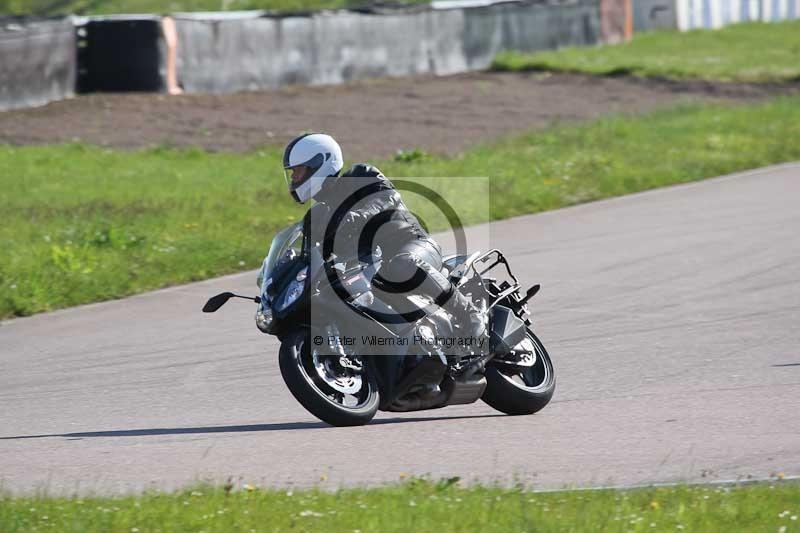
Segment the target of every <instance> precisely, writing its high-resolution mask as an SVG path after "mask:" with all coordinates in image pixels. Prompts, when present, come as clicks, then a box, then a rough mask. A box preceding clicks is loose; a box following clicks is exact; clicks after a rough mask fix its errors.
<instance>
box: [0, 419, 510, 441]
mask: <svg viewBox="0 0 800 533" xmlns="http://www.w3.org/2000/svg"><path fill="white" fill-rule="evenodd" d="M505 416H507V415H504V414H500V413H498V414H491V415H466V416H433V417H427V418H422V417H414V418H383V419H377V420H373V421H372V422H370V423H369V424H367V426H376V425H377V426H380V425H385V424H406V423H412V422H435V421H440V420H466V419H470V418H495V417H505ZM293 429H334V428H333V426H329V425H328V424H325V423H324V422H283V423H277V424H248V425H241V426H208V427H192V428H146V429H121V430H109V431H82V432H76V433H51V434H46V435H18V436H16V437H0V440H22V439H45V438H51V437H64V438H71V439H82V438H93V437H148V436H158V435H185V434H203V433H249V432H258V431H288V430H293Z"/></svg>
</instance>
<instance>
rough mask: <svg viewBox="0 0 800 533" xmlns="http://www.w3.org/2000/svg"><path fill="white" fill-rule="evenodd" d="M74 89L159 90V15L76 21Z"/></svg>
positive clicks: (162, 50)
mask: <svg viewBox="0 0 800 533" xmlns="http://www.w3.org/2000/svg"><path fill="white" fill-rule="evenodd" d="M77 33H78V36H79V47H78V54H77V55H78V86H77V89H78V92H81V93H87V92H97V91H111V92H121V91H151V92H152V91H161V90H162V89H164V88H165V86H166V80H165V77H164V68H163V65H164V57H165V52H166V51H165V46H164V41H163V33H162V29H161V17H157V16H135V17H132V16H130V17H129V16H110V17H97V18H91V19H88V20H85V21H78V23H77Z"/></svg>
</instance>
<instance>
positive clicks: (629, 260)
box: [0, 164, 800, 493]
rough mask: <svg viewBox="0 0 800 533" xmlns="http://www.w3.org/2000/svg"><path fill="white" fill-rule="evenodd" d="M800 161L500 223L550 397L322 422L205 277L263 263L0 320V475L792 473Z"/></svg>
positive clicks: (278, 479)
mask: <svg viewBox="0 0 800 533" xmlns="http://www.w3.org/2000/svg"><path fill="white" fill-rule="evenodd" d="M799 198H800V164H793V165H786V166H781V167H773V168H771V169H763V170H758V171H752V172H746V173H743V174H740V175H736V176H731V177H725V178H720V179H715V180H708V181H704V182H699V183H695V184H690V185H685V186H678V187H673V188H667V189H661V190H656V191H652V192H647V193H642V194H637V195H632V196H627V197H622V198H618V199H614V200H610V201H603V202H596V203H592V204H587V205H583V206H578V207H573V208H568V209H563V210H559V211H552V212H548V213H544V214H539V215H534V216H526V217H520V218H515V219H512V220H507V221H503V222H498V223H495V224H493V225H492V226H491V237H492V244H493V245H494V246H496V247H498V248H501V249H502V250H504V251H505V252H506V253H507V254H508V256H509V257H510V260H511V262H512V266H513V267H514V268H515V269H516V271H517V273H518V274H519V275H520V277H521V278H522V280H523V281H524V282H525V283H526V284H531V283H534V282H540V283H542V285H543V289H542V292H541V293H540V294H539V295H537V296H536V297H535V299H534V300H533V304H534V305H533V310H534V312H535V326H536V331H537V332H538V333H539V335H540V336H541V338H542V339H543V341H544V342H545V344H546V346H547V347H548V348H549V350H550V352H551V354H552V356H553V359H554V361H555V365H556V371H557V374H558V387H557V391H556V395H555V397H554V399H553V401H552V403H551V404H550V405H549V406H548V407H547V408H546V409H545V410H543V411H542V412H540V413H539V414H537V415H534V416H525V417H508V416H504V415H501V414H498V413H496V412H494V411H493V410H492V409H491V408H489V407H488V406H486V405H485V404H483V403H477V404H472V405H467V406H459V407H449V408H445V409H441V410H435V411H424V412H419V413H410V414H407V415H397V414H392V413H381V414H379V415H378V417H377V418H376V420H375V421H374V422H373V424H371V425H369V426H366V427H359V428H331V427H327V426H325V425H324V424H322V423H320V422H318V421H316V420H315V419H314V418H313V417H312V416H311V415H309V414H308V413H306V412H305V411H304V410H303V408H302V407H301V406H300V405H299V404H298V403H297V402H296V401H295V400H294V399H293V398H292V396H291V395H290V393H289V392H288V390H287V389H286V388H285V386H284V385H283V382H282V380H281V377H280V373H279V370H278V365H277V361H276V351H277V344H276V342H275V341H274V340H272V339H271V338H270V337H267V336H264V335H262V334H260V333H259V332H258V331H257V330H256V329H255V327H254V325H253V320H252V315H253V307H252V306H251V305H250V304H248V303H247V302H244V301H232V302H231V303H229V304H228V305H227V306H226V307H225V308H223V309H222V310H221V311H220V312H219V313H217V314H216V315H204V314H202V313H200V307H201V306H202V304H203V303H204V301H205V299H206V298H207V297H208V296H209V295H212V294H214V293H216V292H219V291H221V290H227V289H238V290H241V291H244V292H253V290H254V289H255V281H254V277H255V276H254V273H252V272H249V273H245V274H240V275H235V276H229V277H226V278H222V279H217V280H212V281H207V282H203V283H196V284H193V285H188V286H182V287H176V288H173V289H168V290H164V291H159V292H154V293H150V294H145V295H141V296H136V297H133V298H128V299H125V300H120V301H114V302H108V303H101V304H95V305H90V306H84V307H80V308H75V309H70V310H65V311H60V312H55V313H49V314H43V315H39V316H34V317H31V318H25V319H19V320H13V321H10V322H5V323H3V324H2V326H0V347H1V348H0V349H1V350H2V355H1V356H0V364H1V365H2V367H1V368H2V371H0V477H1V478H2V487H3V488H4V489H6V490H11V491H14V492H27V491H33V490H41V489H44V490H48V491H50V492H57V493H72V492H75V491H80V492H113V493H117V492H129V491H136V490H141V489H143V488H147V487H157V488H165V489H172V488H177V487H182V486H185V485H186V484H189V483H192V482H194V481H200V480H214V481H224V480H226V479H228V478H229V477H231V478H233V479H234V480H235V481H237V482H250V483H256V484H260V485H269V486H283V487H286V486H292V487H294V486H308V485H320V486H323V487H337V486H341V485H354V484H379V483H385V482H394V481H397V480H399V479H400V478H401V476H404V475H426V474H427V475H430V476H432V477H433V478H438V477H443V476H455V475H458V476H461V477H462V479H465V480H467V481H474V480H480V481H484V482H501V483H513V482H515V481H518V482H524V483H527V484H528V485H529V486H531V487H535V488H558V487H564V486H582V487H583V486H595V485H633V484H642V483H645V484H646V483H654V482H673V481H688V482H693V481H715V480H727V479H736V478H746V477H747V476H753V477H759V478H760V477H768V476H770V475H772V474H776V473H778V472H783V473H785V474H786V475H787V476H789V475H796V474H800V348H798V346H800V266H798V265H800V209H798V203H797V202H798V199H799Z"/></svg>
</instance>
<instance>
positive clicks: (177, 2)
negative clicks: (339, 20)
mask: <svg viewBox="0 0 800 533" xmlns="http://www.w3.org/2000/svg"><path fill="white" fill-rule="evenodd" d="M426 1H427V0H402V1H399V0H398V1H397V2H383V3H384V4H387V3H396V4H401V3H405V4H419V3H424V2H426ZM372 3H378V2H371V1H370V0H0V15H3V14H6V15H35V16H54V15H66V14H82V15H108V14H114V13H164V14H165V13H176V12H182V11H236V10H247V9H267V10H273V11H310V10H317V9H341V8H348V7H358V6H364V5H369V4H372Z"/></svg>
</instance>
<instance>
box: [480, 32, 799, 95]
mask: <svg viewBox="0 0 800 533" xmlns="http://www.w3.org/2000/svg"><path fill="white" fill-rule="evenodd" d="M493 68H494V69H495V70H507V71H523V70H553V71H563V72H583V73H587V74H602V75H613V74H632V75H635V76H658V77H665V78H674V79H682V78H697V79H705V80H719V81H738V82H790V81H800V20H794V21H787V22H780V23H775V24H767V23H749V24H738V25H734V26H728V27H726V28H723V29H721V30H694V31H690V32H686V33H678V32H673V31H655V32H647V33H639V34H636V35H635V36H634V38H633V40H632V41H631V42H628V43H624V44H618V45H613V46H600V47H592V48H587V47H584V48H564V49H561V50H558V51H554V52H542V53H538V54H523V53H519V52H507V53H502V54H500V55H498V56H497V58H496V59H495V61H494V64H493Z"/></svg>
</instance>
